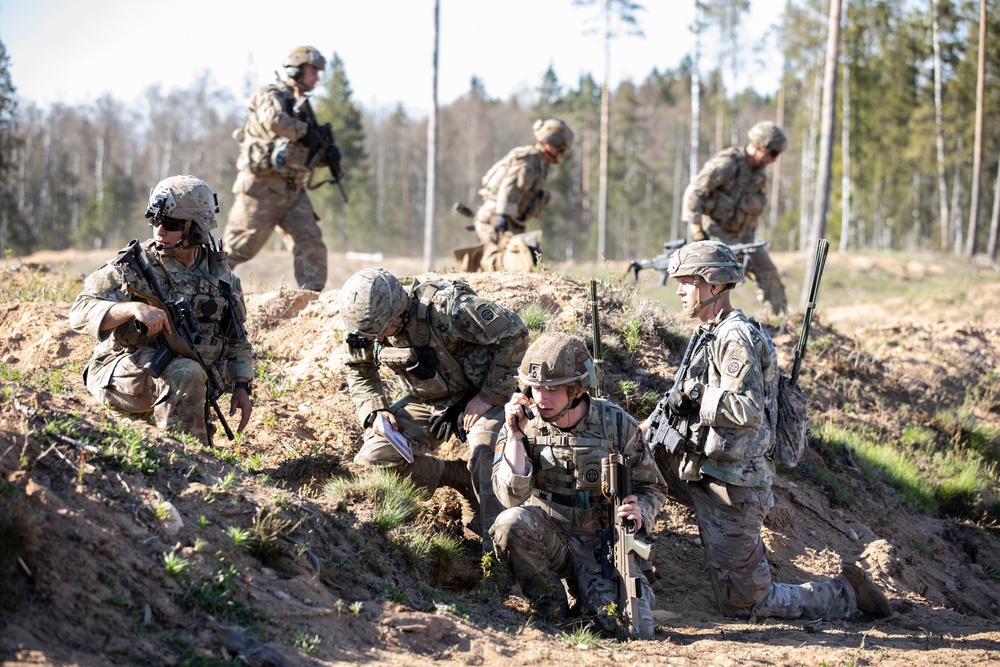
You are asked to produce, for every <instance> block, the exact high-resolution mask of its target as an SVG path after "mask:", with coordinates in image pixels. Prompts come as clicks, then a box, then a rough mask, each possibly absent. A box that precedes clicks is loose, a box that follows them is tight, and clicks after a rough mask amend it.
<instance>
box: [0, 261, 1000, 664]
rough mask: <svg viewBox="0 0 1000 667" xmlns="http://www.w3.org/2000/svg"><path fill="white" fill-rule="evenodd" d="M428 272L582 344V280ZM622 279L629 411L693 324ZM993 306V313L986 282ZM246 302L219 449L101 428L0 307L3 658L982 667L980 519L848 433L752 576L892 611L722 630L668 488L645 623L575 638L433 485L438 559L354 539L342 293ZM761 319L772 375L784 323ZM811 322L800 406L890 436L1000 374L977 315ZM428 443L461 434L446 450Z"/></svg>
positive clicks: (781, 519)
mask: <svg viewBox="0 0 1000 667" xmlns="http://www.w3.org/2000/svg"><path fill="white" fill-rule="evenodd" d="M386 264H387V266H388V268H392V266H391V263H388V262H387V263H386ZM890 268H893V267H890ZM887 270H888V269H887ZM913 270H916V269H913ZM448 277H450V278H456V279H462V280H465V281H467V282H469V284H470V285H471V286H472V287H473V288H474V289H475V290H476V291H477V292H479V293H480V294H481V295H483V296H485V297H488V298H492V299H495V300H497V301H499V302H500V303H502V304H504V305H505V306H507V307H509V308H511V309H513V310H515V311H522V310H523V309H524V308H525V307H526V306H528V305H529V304H534V307H537V308H539V309H541V310H543V311H545V312H546V313H547V315H546V316H545V317H544V318H543V320H542V321H541V323H540V324H538V326H539V327H544V328H551V329H559V330H568V331H574V332H576V333H580V334H581V335H584V336H585V337H587V338H590V333H589V331H590V304H589V296H588V293H587V286H586V284H585V283H584V282H582V281H576V280H571V279H566V278H564V277H562V276H560V275H558V274H555V273H548V272H547V273H543V274H538V275H529V276H525V275H520V274H519V275H516V276H515V275H504V274H487V275H484V274H450V275H449V276H448ZM15 279H16V278H15ZM632 290H634V287H632V286H629V285H627V284H621V283H616V282H611V283H605V282H602V283H601V284H600V288H599V301H600V305H601V311H602V315H601V317H602V322H601V326H602V328H601V335H602V339H603V341H604V343H605V348H606V349H605V364H604V366H605V369H604V370H605V386H606V388H607V390H608V391H609V393H610V395H611V398H613V399H614V400H616V401H618V402H620V403H622V404H624V405H626V406H628V407H629V409H630V410H631V411H632V412H633V413H635V414H636V415H637V416H639V417H641V416H643V415H644V413H645V412H648V410H649V409H650V408H651V407H652V406H651V405H650V404H649V401H648V397H647V396H646V394H647V393H650V392H660V391H662V390H663V388H664V387H666V386H667V385H668V384H669V382H670V381H671V379H672V374H673V371H674V369H675V368H676V365H677V363H678V361H679V358H680V355H681V352H682V348H683V345H684V343H685V342H686V337H687V332H689V331H690V324H688V323H687V322H686V321H682V320H680V319H678V318H677V316H676V315H673V314H671V313H669V312H667V311H665V310H664V309H663V308H661V307H659V306H657V305H655V304H653V303H651V302H648V301H644V300H643V299H641V298H640V297H638V296H637V295H636V294H634V293H633V291H632ZM990 298H991V299H994V301H995V302H994V303H993V304H992V305H994V306H1000V291H997V292H994V293H993V296H992V297H990ZM248 308H249V313H250V316H249V323H248V330H249V333H250V335H251V337H252V339H253V341H254V345H255V362H256V364H257V372H256V381H255V395H254V401H255V410H254V415H253V418H252V420H251V423H250V426H249V429H248V431H247V433H246V434H245V435H244V436H242V437H240V438H239V439H238V440H237V441H236V442H234V443H229V442H226V441H225V440H224V439H217V440H216V442H215V449H208V448H205V447H201V446H198V445H197V444H193V443H191V442H190V441H187V440H184V439H183V438H182V439H177V438H173V437H170V436H167V435H164V434H161V433H158V432H156V431H155V430H153V429H150V428H149V427H148V426H147V425H145V424H138V423H134V424H125V425H121V424H119V423H118V422H116V421H114V420H111V419H109V418H108V417H107V416H106V415H105V414H104V413H103V411H102V410H101V408H100V407H99V406H96V405H94V403H93V401H92V400H91V399H90V396H89V394H87V392H86V390H85V389H84V388H83V386H82V383H81V382H80V380H79V370H80V368H81V367H82V365H83V363H85V361H86V359H87V358H88V357H89V354H90V350H91V343H90V341H88V340H86V339H85V338H84V337H82V336H77V335H75V334H73V333H72V332H71V331H70V330H69V328H68V324H67V313H68V309H69V304H68V303H63V302H53V301H51V300H45V299H41V300H34V301H31V302H15V301H6V302H0V323H2V331H3V334H2V335H0V363H2V366H0V369H2V371H3V375H2V379H3V388H2V392H0V475H2V479H0V499H9V502H8V503H7V504H6V505H2V504H0V510H2V509H3V508H4V507H16V509H17V512H16V515H17V516H20V517H22V518H23V519H24V525H25V526H26V527H25V532H26V533H27V534H29V535H30V536H31V544H30V545H29V546H28V547H27V548H26V549H25V550H24V552H23V553H24V555H23V557H22V558H21V560H20V561H19V562H14V563H10V564H6V563H4V562H3V561H2V559H0V567H3V566H5V565H8V567H7V569H6V570H5V571H3V572H2V573H0V661H2V662H3V663H4V664H12V665H22V664H23V665H27V664H33V665H38V664H49V665H57V664H58V665H74V664H75V665H106V664H116V665H135V664H150V665H153V664H157V665H159V664H168V665H181V664H199V665H222V664H238V662H237V659H236V656H237V655H242V656H244V657H243V658H241V660H246V661H248V662H249V663H250V664H267V663H266V661H265V660H264V658H263V657H261V656H266V655H267V651H269V650H270V651H276V652H277V653H278V654H279V655H280V657H281V659H282V660H283V662H284V664H287V665H299V664H301V665H316V664H346V663H349V662H350V663H354V662H371V663H374V664H391V665H403V664H406V665H423V664H432V663H437V662H440V661H441V660H449V661H458V662H462V663H465V664H479V665H497V666H498V665H521V664H530V663H533V662H541V661H545V660H549V661H572V662H573V663H576V664H582V665H597V664H608V663H610V662H618V661H623V662H624V661H628V662H630V663H646V664H670V665H688V664H728V665H774V664H820V663H822V662H825V663H826V664H881V665H896V664H898V665H903V664H906V665H931V664H958V663H960V662H961V663H965V664H986V663H988V662H991V661H994V662H996V661H1000V632H997V630H996V621H997V618H998V616H1000V583H998V577H997V573H998V572H1000V555H998V554H1000V550H998V549H997V540H996V539H995V537H994V536H992V535H991V533H990V531H989V530H988V529H984V528H982V527H981V526H980V527H977V526H975V525H972V524H970V523H963V522H958V521H955V520H949V519H940V518H931V517H929V516H925V515H921V514H915V513H911V509H909V506H908V505H907V504H906V503H905V502H904V501H903V500H902V499H901V497H900V494H899V492H898V491H896V490H895V489H894V488H893V487H891V486H889V485H883V484H875V483H873V482H872V481H871V479H870V477H869V476H867V475H865V474H864V473H863V472H862V470H861V469H860V468H859V466H858V463H857V461H855V460H854V459H853V458H852V456H851V450H850V449H849V448H846V447H845V448H837V447H833V446H829V445H825V444H823V443H821V442H820V441H819V440H815V441H814V443H813V447H812V448H810V451H809V452H808V453H807V457H806V460H805V461H803V463H802V464H800V467H799V468H798V469H796V470H795V471H784V473H783V474H781V475H779V476H778V478H777V482H776V485H775V489H774V491H775V496H776V500H777V503H778V504H777V506H776V507H775V508H774V510H773V511H772V512H771V514H770V517H769V519H768V522H767V525H766V530H765V540H766V543H767V546H768V550H769V560H770V562H771V565H772V569H773V572H774V575H775V579H776V580H779V581H785V582H790V583H798V582H805V581H814V580H816V579H818V578H822V577H828V576H832V575H835V574H836V573H837V572H838V571H839V563H840V561H841V560H842V559H847V560H851V561H854V560H857V561H858V562H860V563H861V564H863V565H864V566H865V568H866V569H867V570H868V571H869V572H870V573H871V574H872V575H873V576H874V577H875V578H876V579H877V580H878V581H880V582H881V583H882V585H884V586H885V588H886V590H887V592H888V595H889V598H890V600H891V603H892V605H893V609H894V611H895V612H896V613H895V615H894V616H893V617H892V618H890V619H887V620H885V621H880V622H878V624H877V625H873V624H871V623H869V622H866V621H865V619H863V618H860V619H856V620H854V621H851V622H844V623H780V622H779V623H776V622H773V621H770V620H769V621H766V622H764V623H760V624H755V625H750V624H741V623H731V622H728V621H725V620H724V619H722V618H721V617H720V616H719V614H718V612H717V610H716V608H715V603H714V599H713V595H712V592H711V588H710V586H709V584H708V577H707V574H706V572H705V569H704V552H703V550H702V549H701V546H700V544H699V542H698V533H697V528H696V526H695V523H694V520H693V516H692V514H691V513H690V511H688V510H686V509H685V508H683V507H680V506H677V505H673V504H668V506H667V507H666V508H665V510H664V512H663V513H662V516H661V519H660V521H659V522H658V525H657V531H656V539H655V547H656V556H655V560H654V566H655V571H656V575H657V581H656V583H655V584H654V588H655V590H656V592H657V599H656V609H657V617H658V630H657V639H656V641H652V642H634V643H630V644H625V645H622V644H615V643H605V644H602V645H600V646H597V647H593V646H591V647H586V646H580V647H578V646H576V645H574V643H573V641H572V640H570V638H569V635H566V634H559V632H560V631H559V629H553V628H550V627H549V626H546V625H544V624H538V623H536V622H534V621H532V622H529V621H528V618H527V617H526V616H525V614H524V612H525V610H526V605H525V603H524V601H523V599H521V598H520V597H519V595H518V589H517V588H516V587H514V588H513V589H510V588H507V587H506V586H505V585H504V584H503V582H502V581H501V582H497V581H496V580H494V579H493V578H488V579H487V578H484V577H483V572H482V569H481V567H480V563H479V556H480V551H479V543H478V541H477V539H476V538H475V536H474V535H472V534H471V533H469V532H468V531H465V530H464V529H463V527H462V525H461V522H460V517H461V505H460V501H459V499H458V498H457V496H456V495H455V494H454V493H453V492H451V491H450V490H441V491H439V492H438V493H437V494H436V495H435V497H434V498H433V499H432V501H431V504H430V508H429V510H428V511H426V512H425V513H424V514H422V515H421V518H420V521H421V522H422V524H423V525H424V526H425V527H428V528H430V529H432V530H434V531H437V532H438V533H441V534H447V535H452V536H453V537H455V538H456V539H459V540H464V544H465V553H464V556H463V557H462V558H461V559H460V561H459V562H458V563H456V564H455V565H454V566H453V567H452V568H451V569H450V570H449V571H446V572H435V571H434V570H433V569H432V568H430V567H429V564H428V563H427V562H412V561H411V560H409V559H408V558H407V556H406V554H405V552H404V551H402V550H401V548H400V546H399V544H398V543H397V542H396V541H394V539H393V538H392V536H391V535H386V534H383V533H382V532H380V531H379V530H378V528H377V526H376V522H375V521H374V517H373V507H372V506H371V505H370V503H368V502H356V503H355V502H337V503H335V502H332V501H329V500H327V499H326V496H325V495H324V494H323V492H322V490H323V486H324V484H325V483H326V482H327V481H328V480H330V479H334V478H337V477H341V476H343V475H346V474H348V473H351V472H358V471H357V470H356V469H355V466H354V464H353V462H352V458H353V455H354V453H355V452H356V450H357V447H358V445H359V439H360V436H361V429H360V426H359V424H358V420H357V417H356V415H355V413H354V408H353V405H352V404H351V402H350V400H349V398H348V396H347V393H346V383H345V381H344V373H343V368H342V364H341V357H340V355H341V353H342V350H341V347H342V342H343V335H344V332H343V325H342V323H341V321H340V317H339V293H338V292H337V290H330V291H327V292H324V293H321V294H318V295H317V294H315V293H311V292H302V291H299V290H291V289H284V288H280V289H277V290H274V291H266V292H265V291H261V292H259V293H251V294H250V295H249V296H248ZM764 324H765V326H767V328H768V330H769V331H770V332H771V334H772V336H773V338H774V340H775V343H776V345H777V346H778V349H779V353H780V356H781V361H782V365H783V367H784V368H786V369H787V368H788V367H789V365H790V363H791V355H792V352H793V350H794V345H795V342H796V340H797V335H798V332H797V324H796V323H795V322H788V321H785V320H776V321H773V322H771V321H766V320H765V322H764ZM812 340H813V341H814V344H813V345H812V347H811V348H810V351H809V356H808V358H807V363H806V364H805V365H804V371H803V375H802V379H801V385H802V386H803V387H804V388H805V389H806V391H807V392H808V393H809V395H810V406H811V410H812V414H813V419H814V421H820V420H821V421H824V422H830V423H832V424H835V425H836V424H840V425H852V424H856V423H858V422H862V423H864V424H867V425H870V426H871V428H872V429H875V432H876V433H879V434H881V435H882V437H884V438H885V439H886V440H889V439H893V440H895V441H898V440H899V437H900V433H901V431H902V429H903V428H904V427H905V426H906V425H907V424H909V423H916V424H933V423H935V422H934V420H935V419H937V420H939V421H940V419H941V417H940V412H941V410H943V409H945V408H947V407H954V408H956V409H957V408H958V407H960V406H962V405H963V400H964V399H965V397H966V396H967V395H968V394H969V392H970V391H973V390H975V391H980V392H986V391H987V390H988V389H990V385H991V383H993V384H995V377H996V373H997V372H998V371H1000V368H998V357H1000V332H998V331H997V330H996V329H990V328H989V327H984V326H982V325H981V324H979V323H976V322H968V321H963V322H953V323H952V324H951V325H949V326H939V325H936V324H933V323H909V324H907V323H902V322H899V321H898V320H897V321H895V322H893V323H883V324H880V325H879V326H876V327H870V328H868V329H866V330H860V331H858V332H854V333H850V334H848V333H842V332H841V331H838V330H837V329H836V328H835V327H831V326H827V325H826V324H824V321H823V318H822V313H820V314H819V315H818V316H817V318H816V319H815V320H814V326H813V336H812ZM991 378H993V379H992V380H991ZM977 388H978V389H977ZM994 391H995V390H994ZM977 405H978V406H980V407H982V406H985V407H982V410H981V412H982V414H978V415H977V416H978V418H979V420H980V423H981V424H985V425H992V426H994V427H1000V410H997V409H992V410H991V409H990V407H989V406H990V405H993V406H994V408H995V407H996V405H997V404H996V402H995V399H994V402H993V403H990V401H989V400H985V401H981V402H979V403H977ZM814 435H815V434H814ZM451 455H452V456H454V457H463V456H464V455H465V452H464V451H463V450H462V448H461V447H460V446H459V445H458V443H457V442H456V443H454V449H453V450H452V451H451ZM831 479H834V480H835V482H836V485H834V484H833V482H831V481H830V480H831ZM3 516H4V514H3V513H2V511H0V518H3ZM268 535H272V536H274V537H275V539H273V540H267V539H264V538H266V537H267V536H268ZM248 536H249V537H248ZM262 536H263V537H262ZM181 561H183V565H181ZM233 628H237V629H235V630H234V629H233ZM253 656H257V657H256V658H255V657H253ZM255 660H256V662H255Z"/></svg>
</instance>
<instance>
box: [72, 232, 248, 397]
mask: <svg viewBox="0 0 1000 667" xmlns="http://www.w3.org/2000/svg"><path fill="white" fill-rule="evenodd" d="M143 249H144V250H145V252H146V256H147V257H148V258H149V263H150V265H151V266H152V268H153V271H154V272H155V273H156V276H157V279H158V281H159V283H160V286H161V287H162V289H163V291H164V293H165V294H166V297H167V300H169V301H177V300H185V301H187V302H188V304H189V305H190V306H191V308H192V310H193V311H194V314H195V316H196V317H197V318H198V323H199V325H200V326H201V330H202V333H201V334H199V335H198V337H197V339H196V340H195V345H194V348H195V349H196V350H197V351H198V353H199V354H201V356H202V359H204V361H205V363H206V364H207V365H209V366H213V365H214V366H215V368H216V369H217V370H218V372H219V377H220V378H221V379H222V380H223V381H224V382H226V383H229V382H232V381H233V380H234V379H235V378H238V377H245V378H252V377H253V359H252V356H251V347H250V343H249V341H237V340H231V336H232V335H233V334H232V332H233V331H234V328H233V323H232V318H233V317H234V315H235V317H238V318H239V320H240V322H243V321H244V319H245V318H246V305H245V304H244V302H243V288H242V286H241V285H240V279H239V278H237V277H236V275H235V274H233V273H232V272H231V271H230V270H229V266H228V265H227V264H226V260H225V254H224V253H215V252H211V251H204V252H203V253H202V256H201V257H199V259H198V261H197V262H196V263H195V264H194V265H193V266H192V267H191V268H190V269H189V268H187V267H185V266H184V265H183V264H181V263H180V262H178V261H177V260H175V259H173V258H172V257H165V256H163V255H161V254H160V253H159V252H158V251H157V250H156V247H155V242H154V241H153V240H152V239H150V240H149V241H146V242H145V243H143ZM223 283H225V284H227V285H229V287H230V289H231V290H232V293H233V301H234V302H235V304H236V309H237V310H238V311H239V312H237V313H235V314H234V313H231V312H230V309H229V304H228V301H227V300H226V298H225V297H224V292H223V287H222V285H223ZM129 286H132V287H133V288H134V289H136V290H138V291H140V292H143V293H146V294H150V295H152V294H154V292H153V290H152V289H150V288H149V287H148V286H147V285H146V284H145V281H144V280H143V279H142V278H141V277H139V276H137V275H135V274H134V273H132V272H131V270H129V269H122V268H120V267H118V266H117V265H115V264H114V263H113V262H108V263H107V264H105V265H104V266H102V267H101V268H99V269H98V270H97V271H94V272H93V273H92V274H90V275H89V276H88V277H87V281H86V282H85V283H84V286H83V291H82V292H80V294H79V295H78V296H77V297H76V301H74V302H73V305H72V307H70V311H69V322H70V326H71V327H72V328H73V330H74V331H76V332H77V333H82V334H89V335H90V336H92V337H93V338H94V339H95V340H96V341H97V345H96V347H95V348H94V355H93V357H92V358H91V360H90V362H89V363H88V364H87V368H86V369H85V370H84V374H85V375H84V377H86V376H87V374H91V373H93V374H105V375H107V377H108V378H110V377H111V374H112V373H114V370H115V367H116V366H117V365H118V362H119V361H120V360H121V359H122V358H123V357H126V356H128V355H130V354H132V353H133V352H135V351H136V350H137V349H139V348H140V347H153V348H157V347H159V346H160V343H161V342H162V336H153V337H149V336H144V335H142V334H140V333H139V332H138V331H137V330H136V328H135V323H134V322H135V321H134V320H131V319H130V320H129V321H127V322H125V323H124V324H121V325H119V326H117V327H115V328H114V329H110V330H108V331H101V330H100V326H101V321H102V320H103V319H104V316H105V315H107V314H108V311H110V310H111V307H112V306H114V305H115V304H116V303H123V302H126V301H140V300H141V299H139V298H138V297H135V296H133V295H132V294H131V293H129V291H128V287H129ZM102 383H103V381H102Z"/></svg>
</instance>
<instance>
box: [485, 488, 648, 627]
mask: <svg viewBox="0 0 1000 667" xmlns="http://www.w3.org/2000/svg"><path fill="white" fill-rule="evenodd" d="M491 533H492V535H493V544H494V550H495V552H496V556H497V558H498V559H499V560H500V561H501V562H502V563H504V564H505V565H506V566H507V568H508V569H509V570H510V571H511V573H512V574H513V575H514V578H515V579H517V583H518V584H519V585H520V586H521V591H522V592H523V593H524V594H525V595H526V596H527V597H528V599H530V600H531V602H532V603H533V604H534V605H535V609H536V611H537V612H538V615H539V616H540V617H542V618H544V619H565V618H566V617H567V616H568V615H569V613H570V603H569V599H568V596H572V598H573V599H574V602H575V603H576V604H575V606H576V607H577V608H578V609H579V611H581V612H582V613H584V614H586V615H588V616H590V615H596V614H597V612H598V610H600V609H605V608H606V607H607V606H608V605H609V604H611V603H617V601H618V593H617V587H616V585H615V581H613V580H611V579H606V578H604V577H603V576H602V573H601V572H602V567H601V564H600V563H599V562H598V561H597V555H596V554H597V550H598V548H599V547H600V546H601V537H600V535H570V534H568V533H567V532H566V531H564V530H563V529H562V527H561V526H560V525H559V524H558V523H557V522H556V521H555V520H554V519H553V518H552V517H551V516H549V515H548V514H547V513H546V512H545V510H543V509H542V508H541V507H537V506H534V505H524V506H521V507H513V508H510V509H506V510H504V511H503V512H501V513H500V516H498V517H497V520H496V522H495V523H494V524H493V530H492V531H491ZM640 585H641V586H642V596H641V597H640V599H639V601H638V602H639V616H640V618H639V622H638V623H637V625H638V628H639V638H640V639H652V638H653V631H654V623H653V607H652V606H653V604H654V601H655V595H654V593H653V589H652V587H651V586H650V585H649V582H648V581H646V578H645V575H642V576H640ZM597 620H598V622H599V623H601V625H602V629H603V630H604V631H605V632H607V633H609V634H614V633H615V632H616V630H617V628H616V627H615V626H616V625H617V623H616V622H615V620H614V619H612V618H610V617H607V616H603V617H598V619H597Z"/></svg>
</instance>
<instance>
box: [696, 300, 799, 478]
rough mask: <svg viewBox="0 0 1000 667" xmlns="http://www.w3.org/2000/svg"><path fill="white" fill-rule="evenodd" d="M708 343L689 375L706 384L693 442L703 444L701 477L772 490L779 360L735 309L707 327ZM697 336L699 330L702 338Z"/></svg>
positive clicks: (768, 343)
mask: <svg viewBox="0 0 1000 667" xmlns="http://www.w3.org/2000/svg"><path fill="white" fill-rule="evenodd" d="M702 331H707V332H708V333H709V336H708V337H707V343H706V344H704V345H702V346H700V347H699V348H698V350H697V351H696V352H695V353H694V354H693V355H692V357H691V364H690V366H689V367H688V372H687V375H686V376H685V377H684V378H683V379H682V381H683V380H687V379H696V380H698V381H700V382H702V383H703V384H704V385H705V389H704V392H703V395H702V401H701V408H700V410H699V413H698V422H699V423H698V425H697V427H696V430H695V431H694V434H693V436H692V440H695V441H696V442H701V443H702V445H703V446H702V451H703V453H704V456H701V457H700V458H699V461H698V463H699V464H700V465H701V473H702V474H704V475H710V476H712V477H715V478H716V479H719V480H722V481H724V482H727V483H729V484H735V485H737V486H767V485H769V484H770V483H771V478H772V477H773V476H774V463H773V462H772V461H771V459H770V456H769V454H770V451H771V448H772V446H773V444H774V429H775V425H776V419H777V414H778V378H779V372H778V359H777V355H776V353H775V351H774V343H773V342H771V337H770V336H768V335H767V332H766V331H764V330H763V329H761V328H760V327H759V326H758V325H757V323H756V322H755V321H754V320H752V319H750V318H748V317H747V316H746V315H744V314H743V311H741V310H738V309H734V310H730V311H729V312H727V313H722V314H720V315H719V316H718V317H717V318H716V319H715V320H713V321H711V322H707V323H704V324H701V325H700V326H699V332H702ZM695 335H697V332H696V334H695Z"/></svg>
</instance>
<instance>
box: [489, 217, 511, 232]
mask: <svg viewBox="0 0 1000 667" xmlns="http://www.w3.org/2000/svg"><path fill="white" fill-rule="evenodd" d="M493 231H495V232H496V233H497V234H503V233H504V232H507V231H510V223H509V222H507V216H506V215H498V216H497V217H495V218H494V219H493Z"/></svg>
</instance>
